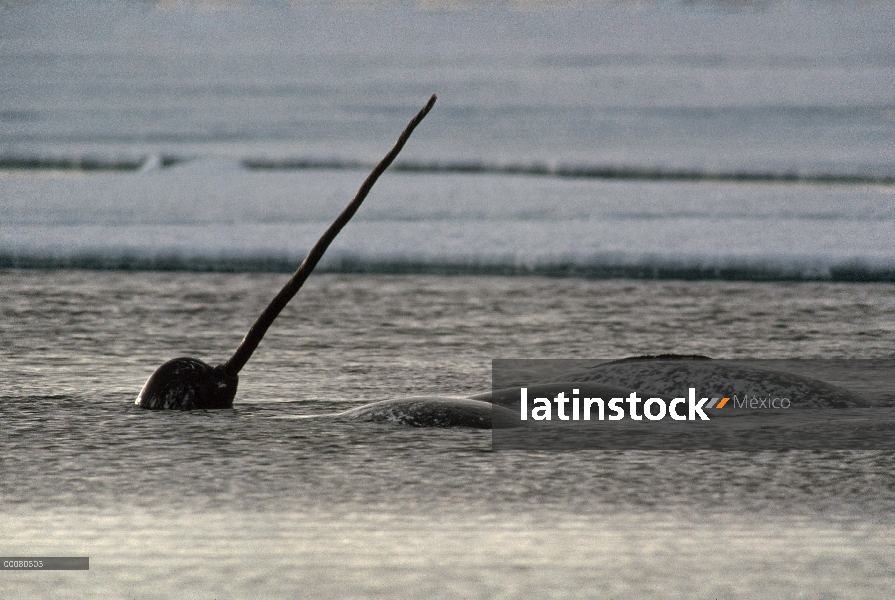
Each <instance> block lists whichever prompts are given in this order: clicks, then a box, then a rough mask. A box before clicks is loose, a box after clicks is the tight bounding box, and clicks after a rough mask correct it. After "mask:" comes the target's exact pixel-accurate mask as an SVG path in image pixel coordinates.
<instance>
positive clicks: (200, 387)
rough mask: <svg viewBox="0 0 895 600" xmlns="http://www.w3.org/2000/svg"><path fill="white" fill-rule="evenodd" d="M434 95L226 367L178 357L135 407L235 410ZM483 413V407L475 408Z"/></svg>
mask: <svg viewBox="0 0 895 600" xmlns="http://www.w3.org/2000/svg"><path fill="white" fill-rule="evenodd" d="M435 100H436V95H435V94H432V97H431V98H429V101H428V102H427V103H426V106H424V107H423V109H422V110H421V111H420V112H419V113H417V115H416V116H415V117H414V118H413V119H411V121H410V123H409V124H408V125H407V127H406V128H405V129H404V131H403V132H402V133H401V136H400V137H399V138H398V141H397V142H396V143H395V146H394V147H393V148H392V149H391V151H390V152H389V153H388V154H386V156H385V158H383V159H382V161H381V162H380V163H379V164H378V165H376V167H375V168H374V169H373V171H372V172H371V173H370V175H369V176H368V177H367V179H366V180H364V182H363V184H362V185H361V186H360V189H359V190H358V192H357V195H356V196H355V197H354V199H353V200H352V201H351V202H350V203H349V204H348V206H347V207H346V208H345V210H343V211H342V214H340V215H339V216H338V217H337V218H336V220H335V221H333V223H332V224H331V225H330V226H329V228H328V229H327V230H326V232H324V234H323V235H322V236H321V237H320V239H319V240H318V241H317V243H316V244H315V245H314V247H313V248H311V251H310V252H308V255H307V257H305V259H304V261H303V262H302V263H301V265H300V266H299V267H298V270H296V271H295V274H294V275H293V276H292V278H291V279H290V280H289V281H288V282H287V283H286V285H285V286H283V289H282V290H280V292H279V293H278V294H277V295H276V296H275V297H274V299H273V300H272V301H271V303H270V304H269V305H268V306H267V308H266V309H264V311H263V312H262V313H261V315H260V316H259V317H258V319H257V320H256V321H255V323H254V324H253V325H252V327H251V329H249V332H248V333H247V334H246V336H245V338H243V340H242V343H240V345H239V347H238V348H237V349H236V352H234V353H233V356H231V357H230V359H229V360H227V361H226V362H225V363H223V364H220V365H218V366H216V367H212V366H211V365H209V364H207V363H205V362H203V361H201V360H199V359H196V358H189V357H181V358H175V359H172V360H169V361H168V362H166V363H165V364H163V365H162V366H160V367H159V368H158V369H156V371H155V372H154V373H153V374H152V375H151V376H150V377H149V380H147V381H146V384H145V385H144V386H143V389H142V390H141V391H140V394H139V396H137V400H136V404H137V405H138V406H141V407H143V408H149V409H156V410H160V409H173V410H193V409H213V408H233V399H234V398H235V397H236V387H237V384H238V383H239V372H240V371H241V370H242V368H243V367H244V366H245V365H246V363H247V362H248V360H249V359H250V358H251V357H252V353H254V352H255V349H256V348H257V347H258V344H259V343H260V342H261V339H262V338H263V337H264V334H265V333H266V332H267V329H268V328H269V327H270V326H271V324H272V323H273V321H274V319H276V318H277V315H279V314H280V311H282V310H283V308H284V307H285V306H286V304H288V303H289V301H290V300H291V299H292V298H293V296H295V294H296V293H297V292H298V290H299V289H301V286H302V285H303V284H304V282H305V281H306V280H307V278H308V276H309V275H310V274H311V272H312V271H313V270H314V267H316V266H317V263H318V262H320V259H321V258H322V257H323V254H324V252H326V249H327V248H329V245H330V244H331V243H332V241H333V240H334V239H335V237H336V236H337V235H338V234H339V232H340V231H341V230H342V228H343V227H344V226H345V225H346V224H347V223H348V221H349V220H351V217H353V216H354V214H355V213H356V212H357V209H358V208H360V205H361V203H363V201H364V199H365V198H366V197H367V194H369V193H370V190H371V189H372V188H373V185H374V184H375V183H376V180H377V179H379V176H380V175H382V173H383V172H384V171H385V170H386V169H387V168H388V167H389V165H390V164H392V161H394V160H395V157H397V156H398V154H399V153H400V152H401V149H402V148H403V147H404V144H405V143H407V140H408V139H409V138H410V134H412V133H413V130H414V129H415V128H416V126H417V125H419V124H420V122H421V121H422V120H423V119H424V118H425V117H426V115H427V114H429V111H430V110H432V107H433V106H434V105H435ZM477 408H481V407H477Z"/></svg>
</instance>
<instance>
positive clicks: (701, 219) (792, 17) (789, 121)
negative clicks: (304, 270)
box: [0, 2, 895, 281]
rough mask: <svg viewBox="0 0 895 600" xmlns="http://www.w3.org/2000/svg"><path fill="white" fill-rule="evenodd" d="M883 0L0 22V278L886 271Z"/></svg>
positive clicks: (863, 275) (182, 6) (893, 149)
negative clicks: (34, 273) (378, 170)
mask: <svg viewBox="0 0 895 600" xmlns="http://www.w3.org/2000/svg"><path fill="white" fill-rule="evenodd" d="M893 23H895V9H893V7H892V6H891V5H890V4H889V3H884V2H870V3H860V4H857V3H855V4H848V5H841V4H839V3H823V4H817V3H809V2H805V3H801V2H780V3H778V2H760V3H728V2H719V3H680V4H679V3H674V2H659V3H603V2H596V3H588V2H585V3H573V4H571V5H564V4H551V3H547V4H536V5H515V4H506V3H487V4H484V5H481V6H476V7H465V6H461V5H456V4H451V3H446V4H443V5H438V6H435V7H430V6H427V5H415V4H397V5H393V6H380V7H378V8H374V7H369V6H343V5H318V4H313V5H304V4H297V5H291V4H288V3H258V4H256V3H251V4H242V3H232V4H231V3H223V4H217V3H206V2H180V3H172V4H169V3H160V4H156V3H143V2H105V3H92V2H91V3H77V4H63V5H59V4H57V3H50V2H36V3H14V4H12V5H5V6H4V7H3V8H2V9H0V63H2V67H0V167H3V168H2V169H0V172H2V176H0V202H2V211H0V264H2V265H5V266H12V267H16V266H26V267H27V266H42V267H70V266H80V267H101V268H105V267H112V268H121V267H126V268H169V269H170V268H180V269H188V270H206V269H211V270H226V269H238V270H246V269H254V270H262V271H264V270H271V269H277V270H284V271H288V270H291V268H292V265H293V264H294V263H295V261H296V260H299V259H300V258H301V257H302V256H303V255H304V253H305V252H306V251H307V249H308V248H309V246H310V245H311V244H312V243H313V240H315V239H316V237H317V236H318V235H319V233H320V231H321V230H322V228H324V227H325V224H326V223H328V222H329V221H330V220H331V219H332V218H333V217H334V215H335V214H337V213H338V210H339V208H340V207H341V206H342V205H343V204H344V203H346V202H347V200H348V199H350V198H351V197H353V193H354V190H356V189H357V187H358V186H359V184H360V182H361V181H362V180H363V178H364V176H365V172H366V170H367V169H368V168H369V165H372V164H375V163H376V162H377V161H378V160H379V158H380V157H382V156H383V155H384V154H385V152H386V151H387V150H388V149H389V148H390V147H391V144H392V143H393V141H394V140H395V139H396V137H397V135H398V133H399V132H400V131H401V129H402V128H403V127H404V125H405V123H406V122H407V121H408V120H409V119H410V117H411V116H412V115H414V114H415V113H416V111H417V110H419V108H420V107H422V105H423V104H424V103H425V101H426V99H427V98H428V96H429V95H430V94H432V93H437V94H439V101H438V103H437V105H436V108H435V110H434V111H433V112H432V113H431V115H430V116H429V117H428V118H427V119H426V121H425V122H424V123H423V125H422V126H421V127H420V128H419V129H418V130H417V132H416V133H415V134H414V136H413V138H412V139H411V141H410V143H409V144H408V146H407V147H406V148H405V150H404V152H403V154H402V156H400V157H399V160H398V163H397V164H396V165H395V169H394V171H395V172H392V173H390V174H388V175H387V176H386V177H385V178H384V179H383V181H382V182H381V184H380V185H379V186H378V187H377V188H376V189H375V190H374V192H373V194H372V196H371V197H370V198H369V201H368V202H367V206H365V207H364V208H363V209H362V210H361V211H360V213H359V214H358V215H357V217H356V219H355V222H354V223H352V225H351V227H350V228H349V230H347V231H346V232H345V235H343V236H341V237H340V238H339V239H338V240H337V242H336V244H335V246H334V247H333V249H332V251H331V252H330V254H329V255H328V256H327V260H326V262H325V263H324V265H323V266H324V268H327V269H329V270H332V271H342V272H358V271H361V272H372V271H375V272H391V273H400V272H429V273H437V272H445V271H449V272H455V273H533V272H534V273H541V274H550V275H556V274H559V275H568V274H572V275H576V276H586V277H604V278H605V277H607V276H623V277H648V278H655V277H660V278H663V277H666V278H667V277H671V278H681V277H684V278H696V279H705V278H718V277H720V278H726V279H749V280H756V279H758V280H781V279H785V280H800V279H813V280H845V281H850V280H858V281H892V280H893V278H895V275H893V272H895V254H893V250H892V248H893V245H892V244H891V240H892V239H893V234H895V201H893V200H895V159H893V157H895V92H893V90H895V66H893V65H895V61H893V60H892V58H893V56H895V42H893V41H892V39H891V38H892V36H891V35H889V34H890V31H891V27H890V26H891V25H892V24H893Z"/></svg>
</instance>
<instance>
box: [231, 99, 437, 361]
mask: <svg viewBox="0 0 895 600" xmlns="http://www.w3.org/2000/svg"><path fill="white" fill-rule="evenodd" d="M436 98H437V96H436V95H435V94H432V97H431V98H429V102H427V103H426V106H425V107H423V109H422V110H421V111H420V112H419V113H418V114H417V115H416V116H415V117H414V118H413V120H411V121H410V123H409V124H408V125H407V127H406V128H405V129H404V132H403V133H402V134H401V137H399V138H398V141H397V142H396V143H395V147H394V148H392V150H391V152H389V153H388V154H386V155H385V158H383V159H382V161H381V162H380V163H379V164H378V165H376V168H375V169H373V172H372V173H370V175H369V176H368V177H367V179H366V181H364V183H363V184H362V185H361V186H360V189H359V190H358V191H357V195H356V196H355V197H354V200H352V201H351V203H349V204H348V206H347V207H346V208H345V210H343V211H342V214H340V215H339V216H338V218H336V220H335V221H333V224H332V225H330V226H329V229H327V230H326V232H325V233H324V234H323V235H322V236H321V237H320V239H319V240H317V243H316V244H315V245H314V247H313V248H311V251H310V252H308V256H307V257H305V259H304V261H303V262H302V263H301V266H299V267H298V270H296V271H295V274H294V275H293V276H292V279H290V280H289V282H288V283H286V285H285V286H283V289H282V290H280V293H279V294H277V295H276V297H275V298H274V299H273V300H272V301H271V302H270V304H269V305H268V306H267V308H265V309H264V312H262V313H261V315H260V316H259V317H258V320H256V321H255V324H254V325H252V328H251V329H249V332H248V333H247V334H246V336H245V338H243V340H242V343H241V344H239V348H237V349H236V352H234V353H233V356H231V357H230V360H228V361H227V362H226V363H224V365H223V367H224V370H225V371H227V372H228V373H230V374H231V375H236V374H237V373H239V372H240V371H241V370H242V368H243V367H244V366H245V364H246V363H247V362H248V360H249V358H251V356H252V353H253V352H254V351H255V349H256V348H257V347H258V344H259V343H261V338H263V337H264V334H265V333H266V332H267V329H268V327H270V325H271V323H273V321H274V319H276V318H277V315H279V314H280V311H281V310H283V308H284V307H285V306H286V304H288V303H289V301H290V300H292V297H293V296H295V294H296V293H297V292H298V290H299V289H301V286H302V285H303V284H304V282H305V280H307V278H308V276H309V275H310V274H311V271H313V270H314V267H316V266H317V263H318V262H320V259H321V258H322V257H323V253H324V252H326V249H327V248H329V245H330V244H331V243H332V241H333V240H334V239H335V238H336V236H337V235H338V234H339V232H340V231H342V228H343V227H345V225H346V224H347V223H348V221H350V220H351V217H353V216H354V213H356V212H357V209H358V208H360V205H361V203H362V202H363V201H364V199H365V198H366V197H367V194H369V193H370V190H371V189H372V188H373V184H375V183H376V180H377V179H379V176H380V175H382V173H383V172H384V171H385V170H386V169H387V168H388V166H389V165H390V164H392V161H393V160H395V157H396V156H398V153H399V152H401V149H402V148H403V147H404V144H405V143H407V140H408V139H409V138H410V134H411V133H413V130H414V128H416V126H417V125H419V123H420V121H422V120H423V118H425V116H426V115H427V114H428V113H429V111H430V110H432V106H434V105H435V99H436Z"/></svg>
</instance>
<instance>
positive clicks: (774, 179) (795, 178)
mask: <svg viewBox="0 0 895 600" xmlns="http://www.w3.org/2000/svg"><path fill="white" fill-rule="evenodd" d="M196 160H201V159H197V158H193V157H184V156H176V155H168V154H161V155H160V154H153V155H149V156H144V157H136V158H135V157H123V158H110V157H100V156H89V155H88V156H25V155H22V156H19V155H5V156H0V169H6V170H65V171H134V172H136V171H145V170H151V169H164V168H168V167H172V166H177V165H183V164H187V163H190V162H194V161H196ZM233 162H234V164H236V165H240V166H242V167H243V168H246V169H250V170H267V171H270V170H275V171H297V170H359V169H363V170H366V169H370V168H372V167H373V166H374V164H373V163H367V162H364V161H361V160H352V159H317V158H283V159H276V158H253V157H247V158H241V159H235V160H234V161H233ZM391 170H392V171H402V172H406V173H420V174H428V173H432V174H436V173H437V174H444V173H463V174H485V175H488V174H492V175H526V176H534V177H554V178H565V179H605V180H636V181H712V182H769V183H825V184H842V185H866V184H880V185H891V184H895V175H889V174H879V173H869V172H868V173H846V172H842V173H837V172H824V171H813V172H809V171H795V170H779V171H773V170H767V171H761V170H751V171H750V170H711V169H697V168H694V169H687V168H665V167H650V166H641V165H611V164H561V163H556V164H554V163H546V162H506V163H498V162H487V161H443V162H414V161H401V162H396V163H395V164H394V165H392V167H391Z"/></svg>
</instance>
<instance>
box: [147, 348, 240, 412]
mask: <svg viewBox="0 0 895 600" xmlns="http://www.w3.org/2000/svg"><path fill="white" fill-rule="evenodd" d="M238 383H239V376H238V375H231V374H230V373H228V372H227V370H226V369H225V368H224V366H223V365H218V366H217V367H212V366H211V365H209V364H206V363H204V362H202V361H201V360H198V359H195V358H189V357H181V358H174V359H172V360H169V361H168V362H166V363H165V364H163V365H162V366H160V367H159V368H158V369H156V370H155V373H153V374H152V376H150V378H149V380H148V381H147V382H146V385H144V386H143V389H142V390H140V395H139V396H137V402H136V404H137V405H138V406H140V407H142V408H150V409H154V410H163V409H169V410H193V409H202V408H233V398H235V397H236V386H237V384H238Z"/></svg>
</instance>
